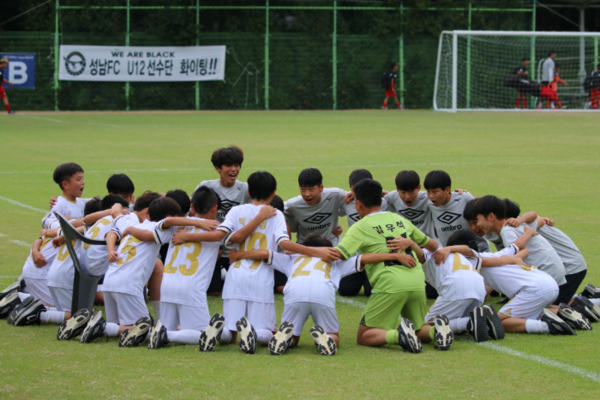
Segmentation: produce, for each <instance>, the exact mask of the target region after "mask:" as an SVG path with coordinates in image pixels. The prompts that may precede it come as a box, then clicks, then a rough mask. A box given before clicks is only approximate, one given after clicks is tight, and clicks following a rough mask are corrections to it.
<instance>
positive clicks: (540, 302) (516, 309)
mask: <svg viewBox="0 0 600 400" xmlns="http://www.w3.org/2000/svg"><path fill="white" fill-rule="evenodd" d="M557 297H558V288H552V289H550V290H546V291H541V290H539V289H536V290H531V291H529V290H527V288H525V289H523V290H521V291H520V292H519V293H517V294H516V295H515V297H513V298H512V300H511V301H509V302H508V303H506V304H505V305H504V307H502V308H501V309H500V311H498V312H499V313H502V314H504V315H506V316H508V317H512V318H524V319H540V318H541V316H542V313H543V312H544V308H547V307H548V306H549V305H550V304H552V303H553V302H554V300H556V298H557Z"/></svg>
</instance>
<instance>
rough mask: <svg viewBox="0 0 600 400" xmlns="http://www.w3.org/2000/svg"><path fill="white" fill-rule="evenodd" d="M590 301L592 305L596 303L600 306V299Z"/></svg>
mask: <svg viewBox="0 0 600 400" xmlns="http://www.w3.org/2000/svg"><path fill="white" fill-rule="evenodd" d="M588 300H589V301H591V302H592V303H594V305H597V306H600V299H588Z"/></svg>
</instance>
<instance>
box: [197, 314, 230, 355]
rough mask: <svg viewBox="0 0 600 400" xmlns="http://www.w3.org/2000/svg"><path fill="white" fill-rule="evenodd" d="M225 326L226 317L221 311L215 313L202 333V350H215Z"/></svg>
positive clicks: (200, 344) (199, 344) (200, 342)
mask: <svg viewBox="0 0 600 400" xmlns="http://www.w3.org/2000/svg"><path fill="white" fill-rule="evenodd" d="M224 327H225V317H223V316H222V315H221V314H219V313H216V314H215V315H213V316H212V318H211V319H210V322H209V323H208V327H207V328H206V329H205V330H204V332H202V333H201V334H200V340H199V341H198V346H199V347H200V351H213V349H214V348H215V346H216V345H217V341H218V340H219V338H220V337H221V332H223V328H224Z"/></svg>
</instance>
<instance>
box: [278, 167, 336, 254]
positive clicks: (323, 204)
mask: <svg viewBox="0 0 600 400" xmlns="http://www.w3.org/2000/svg"><path fill="white" fill-rule="evenodd" d="M298 185H299V186H300V196H296V197H294V198H292V199H289V200H288V201H286V202H285V217H286V220H287V221H288V223H289V226H290V228H292V230H293V229H295V228H296V230H297V232H298V235H297V241H298V243H302V240H304V238H305V237H306V236H307V235H308V234H310V233H316V234H318V235H320V236H324V237H326V238H327V239H329V240H331V242H332V243H333V244H337V243H339V241H340V238H339V237H338V236H336V234H335V233H333V231H334V230H336V229H337V228H338V225H339V223H338V218H339V215H340V209H341V208H342V206H343V204H344V197H345V196H346V191H345V190H343V189H338V188H327V189H324V188H323V175H321V171H319V170H318V169H316V168H306V169H304V170H302V171H301V172H300V174H299V175H298Z"/></svg>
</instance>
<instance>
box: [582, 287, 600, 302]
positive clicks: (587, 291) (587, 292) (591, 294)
mask: <svg viewBox="0 0 600 400" xmlns="http://www.w3.org/2000/svg"><path fill="white" fill-rule="evenodd" d="M581 295H582V296H585V297H587V298H588V299H600V289H598V288H596V286H594V285H592V284H591V283H588V284H587V285H585V288H583V292H581Z"/></svg>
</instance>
